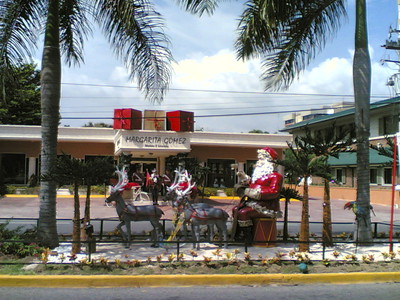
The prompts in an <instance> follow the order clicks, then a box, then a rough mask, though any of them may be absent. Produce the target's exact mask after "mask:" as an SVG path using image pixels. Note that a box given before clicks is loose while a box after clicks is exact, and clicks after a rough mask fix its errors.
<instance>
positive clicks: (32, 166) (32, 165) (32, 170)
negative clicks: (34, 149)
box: [28, 157, 37, 180]
mask: <svg viewBox="0 0 400 300" xmlns="http://www.w3.org/2000/svg"><path fill="white" fill-rule="evenodd" d="M32 175H37V174H36V157H29V161H28V180H29V178H31V176H32Z"/></svg>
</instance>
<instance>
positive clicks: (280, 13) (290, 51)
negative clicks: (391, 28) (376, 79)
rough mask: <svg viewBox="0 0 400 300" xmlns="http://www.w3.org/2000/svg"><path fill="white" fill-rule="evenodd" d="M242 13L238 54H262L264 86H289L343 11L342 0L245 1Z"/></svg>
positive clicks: (278, 87)
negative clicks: (245, 8)
mask: <svg viewBox="0 0 400 300" xmlns="http://www.w3.org/2000/svg"><path fill="white" fill-rule="evenodd" d="M247 5H248V9H247V10H245V12H244V13H243V15H242V18H241V21H240V25H239V37H238V39H237V42H236V49H237V56H238V57H239V58H243V59H246V58H250V57H252V56H260V57H261V58H262V68H263V73H262V76H261V77H262V79H263V80H264V81H265V88H266V89H267V90H268V89H275V90H278V89H281V88H288V87H289V85H290V84H291V83H292V81H293V80H294V78H296V76H298V74H299V73H300V72H301V71H303V70H304V69H305V68H306V67H307V65H308V64H309V63H310V61H311V59H313V58H314V57H315V55H316V53H317V52H318V51H320V50H321V49H322V48H323V46H325V44H326V41H327V40H328V38H329V37H331V36H332V35H333V34H334V33H336V31H337V28H338V26H339V25H340V20H341V18H342V17H343V16H345V15H346V11H345V7H344V0H314V1H302V0H296V1H279V0H264V1H262V0H256V1H249V2H248V4H247Z"/></svg>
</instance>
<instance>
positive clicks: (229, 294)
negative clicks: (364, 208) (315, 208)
mask: <svg viewBox="0 0 400 300" xmlns="http://www.w3.org/2000/svg"><path fill="white" fill-rule="evenodd" d="M399 292H400V284H398V283H387V284H383V283H381V284H379V285H378V284H356V285H351V284H349V285H340V286H338V285H314V284H313V285H301V286H274V285H269V286H263V287H260V286H255V287H252V286H229V285H227V286H223V287H221V286H219V287H209V286H199V287H196V286H194V287H170V288H166V287H164V288H118V289H116V288H112V289H110V288H107V289H102V288H95V289H93V288H85V289H72V288H69V289H59V288H50V289H46V288H0V299H1V300H3V299H4V300H8V299H13V300H19V299H21V300H22V299H24V300H26V299H32V300H34V299H40V300H42V299H57V300H64V299H65V300H74V299H96V300H101V299H104V300H109V299H110V300H111V299H141V300H148V299H158V300H163V299H175V300H206V299H213V300H220V299H221V300H222V299H230V300H236V299H240V300H245V299H252V300H253V299H274V300H279V299H296V300H301V299H307V300H308V299H318V300H325V299H326V300H330V299H349V300H356V299H361V300H368V299H380V300H395V299H396V300H397V299H399Z"/></svg>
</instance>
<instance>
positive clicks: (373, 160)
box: [328, 149, 392, 166]
mask: <svg viewBox="0 0 400 300" xmlns="http://www.w3.org/2000/svg"><path fill="white" fill-rule="evenodd" d="M369 162H370V165H383V164H387V163H391V162H392V159H391V158H389V157H387V156H384V155H380V154H379V152H378V151H376V150H374V149H369ZM328 164H329V165H331V166H355V165H357V153H356V152H342V153H340V154H339V158H335V157H329V159H328Z"/></svg>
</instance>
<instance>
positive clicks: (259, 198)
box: [233, 147, 283, 240]
mask: <svg viewBox="0 0 400 300" xmlns="http://www.w3.org/2000/svg"><path fill="white" fill-rule="evenodd" d="M277 158H278V154H277V153H276V151H275V150H274V149H271V148H269V147H265V148H263V149H260V150H258V161H257V164H256V166H255V168H254V172H253V175H252V177H251V180H250V182H249V186H248V187H247V188H246V189H245V190H244V196H243V197H242V201H241V202H240V204H239V205H238V206H236V207H235V208H234V209H233V215H234V217H235V220H236V221H237V226H239V229H241V230H238V231H237V233H240V232H242V233H243V234H244V238H246V239H247V240H249V239H251V229H252V226H253V219H255V218H271V219H273V218H280V217H281V216H282V212H281V211H280V205H279V198H280V197H279V196H280V191H281V188H282V184H283V176H282V175H281V174H279V173H278V172H276V171H275V165H274V164H273V163H272V162H271V160H274V159H277Z"/></svg>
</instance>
